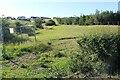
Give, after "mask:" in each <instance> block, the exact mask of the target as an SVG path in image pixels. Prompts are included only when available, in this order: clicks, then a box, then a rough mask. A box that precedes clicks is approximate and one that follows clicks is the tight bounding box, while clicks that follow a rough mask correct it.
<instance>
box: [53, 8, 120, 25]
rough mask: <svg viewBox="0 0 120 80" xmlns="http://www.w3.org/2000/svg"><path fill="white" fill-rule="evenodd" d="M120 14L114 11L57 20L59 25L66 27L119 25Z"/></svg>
mask: <svg viewBox="0 0 120 80" xmlns="http://www.w3.org/2000/svg"><path fill="white" fill-rule="evenodd" d="M119 17H120V12H116V13H113V12H112V11H103V12H101V13H100V12H99V11H98V10H97V11H96V14H92V15H81V16H80V17H63V18H57V17H55V19H57V21H58V23H59V24H64V25H71V24H73V25H107V24H108V25H119V23H120V19H119Z"/></svg>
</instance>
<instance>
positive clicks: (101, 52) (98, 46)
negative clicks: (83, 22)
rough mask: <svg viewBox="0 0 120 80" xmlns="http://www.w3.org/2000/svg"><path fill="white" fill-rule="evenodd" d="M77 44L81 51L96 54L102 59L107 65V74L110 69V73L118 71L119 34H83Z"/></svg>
mask: <svg viewBox="0 0 120 80" xmlns="http://www.w3.org/2000/svg"><path fill="white" fill-rule="evenodd" d="M77 42H78V44H79V46H80V48H81V50H82V54H83V53H87V54H89V55H94V54H96V55H97V57H98V59H100V60H102V61H104V63H105V64H107V65H108V66H109V67H108V74H109V71H110V70H111V72H112V74H114V73H116V72H117V71H118V72H120V62H119V61H120V52H119V51H118V46H119V45H120V35H118V34H109V35H106V34H104V35H92V36H89V37H88V36H84V37H82V38H81V39H79V40H78V41H77Z"/></svg>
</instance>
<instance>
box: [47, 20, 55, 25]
mask: <svg viewBox="0 0 120 80" xmlns="http://www.w3.org/2000/svg"><path fill="white" fill-rule="evenodd" d="M45 25H46V26H53V25H56V24H55V21H53V20H49V21H48V22H46V24H45Z"/></svg>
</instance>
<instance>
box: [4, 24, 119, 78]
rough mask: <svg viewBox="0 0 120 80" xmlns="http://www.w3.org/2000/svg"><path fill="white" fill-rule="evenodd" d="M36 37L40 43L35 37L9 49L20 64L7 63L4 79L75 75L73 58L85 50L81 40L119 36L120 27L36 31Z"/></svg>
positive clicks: (61, 27) (9, 52)
mask: <svg viewBox="0 0 120 80" xmlns="http://www.w3.org/2000/svg"><path fill="white" fill-rule="evenodd" d="M36 34H37V35H36V37H37V42H36V43H35V41H34V37H29V39H30V41H27V42H25V43H21V44H19V45H18V44H16V45H13V44H8V45H7V46H6V48H7V50H6V52H7V54H8V55H9V56H10V57H12V58H11V60H13V61H14V62H15V63H17V64H18V65H15V64H14V63H11V62H10V61H7V60H3V77H4V78H12V77H16V78H24V77H27V78H43V77H66V76H69V75H71V74H74V73H73V72H72V71H71V68H70V65H69V64H70V61H71V56H72V55H74V54H77V53H80V51H81V48H80V46H79V44H78V43H77V40H79V39H80V38H82V37H83V36H88V37H90V35H98V37H100V36H103V35H105V34H106V35H111V34H113V35H114V34H118V26H112V25H111V26H74V25H70V26H66V25H62V26H50V27H47V28H45V29H38V30H36ZM82 55H84V54H82ZM73 77H75V76H73ZM81 77H84V75H82V74H81Z"/></svg>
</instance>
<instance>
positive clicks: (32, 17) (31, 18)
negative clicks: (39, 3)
mask: <svg viewBox="0 0 120 80" xmlns="http://www.w3.org/2000/svg"><path fill="white" fill-rule="evenodd" d="M37 18H39V17H34V16H31V17H30V21H34V20H36V19H37Z"/></svg>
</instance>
